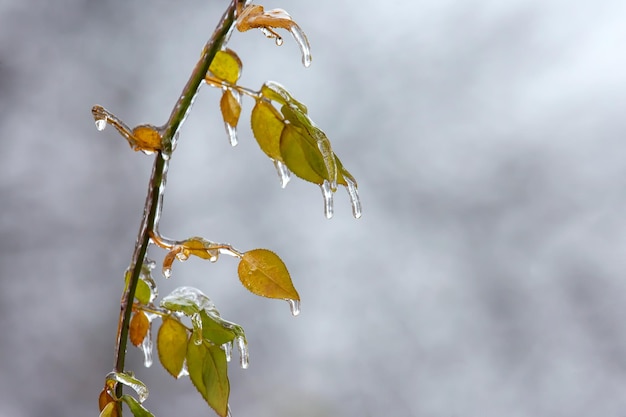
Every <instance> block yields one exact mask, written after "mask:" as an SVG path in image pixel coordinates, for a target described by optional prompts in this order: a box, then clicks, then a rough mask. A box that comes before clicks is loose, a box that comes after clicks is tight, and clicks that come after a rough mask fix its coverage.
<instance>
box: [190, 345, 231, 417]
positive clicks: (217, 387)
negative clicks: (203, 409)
mask: <svg viewBox="0 0 626 417" xmlns="http://www.w3.org/2000/svg"><path fill="white" fill-rule="evenodd" d="M187 370H188V371H189V378H190V379H191V382H192V383H193V385H194V386H195V387H196V389H197V390H198V392H199V393H200V395H202V398H204V400H205V401H206V402H207V403H208V404H209V406H211V408H213V410H215V412H216V413H217V414H218V415H219V416H220V417H226V416H227V414H228V396H229V394H230V382H229V381H228V369H227V362H226V354H225V353H224V351H223V350H222V349H221V348H220V347H219V346H215V345H209V344H208V343H206V342H205V343H201V344H199V345H196V344H195V343H189V344H188V346H187Z"/></svg>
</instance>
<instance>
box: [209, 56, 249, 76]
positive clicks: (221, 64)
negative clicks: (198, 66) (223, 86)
mask: <svg viewBox="0 0 626 417" xmlns="http://www.w3.org/2000/svg"><path fill="white" fill-rule="evenodd" d="M241 67H242V64H241V60H240V59H239V57H238V56H237V54H236V53H235V52H234V51H233V50H231V49H225V50H222V51H217V54H215V58H213V61H212V62H211V66H210V67H209V71H210V72H211V73H212V74H213V75H214V76H215V77H216V78H219V79H220V80H223V81H226V82H228V83H230V84H235V83H236V82H237V80H238V79H239V77H240V76H241Z"/></svg>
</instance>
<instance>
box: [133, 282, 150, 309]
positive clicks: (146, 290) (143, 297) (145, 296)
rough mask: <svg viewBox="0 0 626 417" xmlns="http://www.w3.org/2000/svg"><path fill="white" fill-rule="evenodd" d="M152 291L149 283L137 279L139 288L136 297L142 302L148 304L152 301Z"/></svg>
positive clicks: (136, 290)
mask: <svg viewBox="0 0 626 417" xmlns="http://www.w3.org/2000/svg"><path fill="white" fill-rule="evenodd" d="M151 295H152V292H151V291H150V287H149V286H148V283H147V282H146V281H144V280H143V279H139V280H138V281H137V288H136V289H135V299H136V300H137V301H139V302H140V303H141V304H148V303H149V302H150V298H151Z"/></svg>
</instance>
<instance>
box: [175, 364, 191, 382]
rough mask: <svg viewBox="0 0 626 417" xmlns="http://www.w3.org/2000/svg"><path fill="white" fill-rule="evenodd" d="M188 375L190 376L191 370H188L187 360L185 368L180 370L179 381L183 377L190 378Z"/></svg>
mask: <svg viewBox="0 0 626 417" xmlns="http://www.w3.org/2000/svg"><path fill="white" fill-rule="evenodd" d="M188 375H189V370H188V369H187V359H185V360H184V361H183V367H182V368H181V369H180V372H179V373H178V376H177V379H179V378H180V377H183V376H188Z"/></svg>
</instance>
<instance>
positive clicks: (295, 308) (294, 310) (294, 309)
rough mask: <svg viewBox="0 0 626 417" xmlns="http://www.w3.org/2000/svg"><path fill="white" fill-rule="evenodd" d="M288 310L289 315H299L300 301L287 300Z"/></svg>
mask: <svg viewBox="0 0 626 417" xmlns="http://www.w3.org/2000/svg"><path fill="white" fill-rule="evenodd" d="M287 302H288V303H289V308H290V309H291V315H292V316H294V317H295V316H297V315H298V314H300V300H287Z"/></svg>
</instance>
